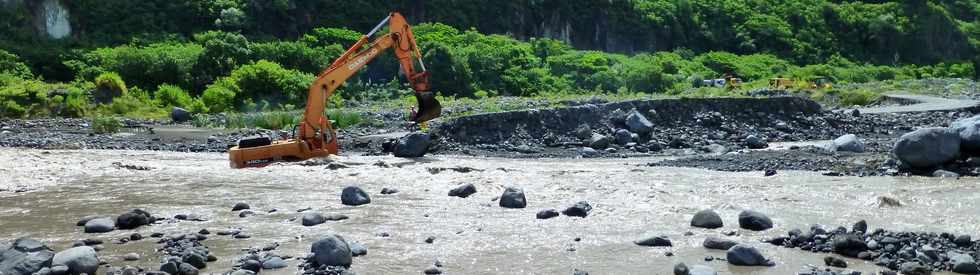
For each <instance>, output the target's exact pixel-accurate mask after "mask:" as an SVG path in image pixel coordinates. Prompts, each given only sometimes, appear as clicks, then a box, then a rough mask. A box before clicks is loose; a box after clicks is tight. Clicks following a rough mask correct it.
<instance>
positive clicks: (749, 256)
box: [726, 244, 773, 266]
mask: <svg viewBox="0 0 980 275" xmlns="http://www.w3.org/2000/svg"><path fill="white" fill-rule="evenodd" d="M726 256H727V258H728V263H729V264H732V265H738V266H772V265H773V262H772V261H769V260H768V259H766V257H765V256H762V253H760V252H759V250H758V249H756V248H755V247H751V246H746V245H741V244H740V245H735V246H733V247H732V248H729V249H728V252H727V253H726Z"/></svg>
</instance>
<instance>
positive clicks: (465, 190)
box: [449, 183, 476, 198]
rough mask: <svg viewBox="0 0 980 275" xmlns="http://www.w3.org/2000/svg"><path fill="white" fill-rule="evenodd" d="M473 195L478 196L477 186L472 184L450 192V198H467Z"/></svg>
mask: <svg viewBox="0 0 980 275" xmlns="http://www.w3.org/2000/svg"><path fill="white" fill-rule="evenodd" d="M473 194H476V186H474V185H473V184H472V183H467V184H464V185H460V186H458V187H456V188H453V189H452V190H449V196H450V197H460V198H465V197H469V196H470V195H473Z"/></svg>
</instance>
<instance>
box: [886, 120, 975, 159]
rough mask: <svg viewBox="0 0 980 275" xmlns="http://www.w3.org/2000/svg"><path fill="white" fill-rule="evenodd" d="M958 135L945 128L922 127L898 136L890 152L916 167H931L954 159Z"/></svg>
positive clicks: (957, 152)
mask: <svg viewBox="0 0 980 275" xmlns="http://www.w3.org/2000/svg"><path fill="white" fill-rule="evenodd" d="M959 152H960V136H959V135H957V134H956V132H954V131H952V130H950V129H947V128H923V129H919V130H915V131H913V132H910V133H906V134H904V135H902V136H901V137H899V138H898V142H896V143H895V147H894V148H892V153H893V154H895V157H897V158H898V159H899V160H901V161H902V163H904V164H907V165H909V166H911V167H913V168H917V169H928V168H933V167H936V166H939V165H942V164H943V163H946V162H948V161H951V160H953V159H955V158H956V157H957V156H958V155H959Z"/></svg>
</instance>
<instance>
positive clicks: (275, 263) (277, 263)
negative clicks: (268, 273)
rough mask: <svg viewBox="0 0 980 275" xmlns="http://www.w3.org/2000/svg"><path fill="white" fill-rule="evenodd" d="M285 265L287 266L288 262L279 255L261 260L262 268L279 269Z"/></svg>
mask: <svg viewBox="0 0 980 275" xmlns="http://www.w3.org/2000/svg"><path fill="white" fill-rule="evenodd" d="M287 266H289V264H288V263H286V261H285V260H283V259H282V258H280V257H272V258H269V259H266V260H264V261H262V268H263V269H280V268H285V267H287Z"/></svg>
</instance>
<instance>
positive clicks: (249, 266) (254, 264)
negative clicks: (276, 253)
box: [242, 260, 262, 273]
mask: <svg viewBox="0 0 980 275" xmlns="http://www.w3.org/2000/svg"><path fill="white" fill-rule="evenodd" d="M242 269H244V270H248V271H252V272H255V273H258V272H259V271H261V270H262V263H260V262H259V261H257V260H245V262H244V263H242Z"/></svg>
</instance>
